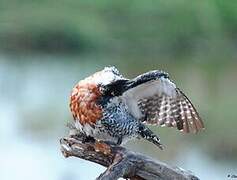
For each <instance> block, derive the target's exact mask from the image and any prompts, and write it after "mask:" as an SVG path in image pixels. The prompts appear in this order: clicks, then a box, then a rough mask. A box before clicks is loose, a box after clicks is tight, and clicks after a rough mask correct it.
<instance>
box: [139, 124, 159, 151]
mask: <svg viewBox="0 0 237 180" xmlns="http://www.w3.org/2000/svg"><path fill="white" fill-rule="evenodd" d="M138 133H139V135H140V136H141V137H142V138H144V139H147V140H148V141H150V142H152V143H153V144H155V145H156V146H158V147H159V148H160V149H163V145H162V144H161V143H160V138H159V137H158V136H157V135H155V134H154V133H153V132H152V131H151V130H150V129H149V128H148V127H146V126H145V125H143V124H140V126H139V131H138Z"/></svg>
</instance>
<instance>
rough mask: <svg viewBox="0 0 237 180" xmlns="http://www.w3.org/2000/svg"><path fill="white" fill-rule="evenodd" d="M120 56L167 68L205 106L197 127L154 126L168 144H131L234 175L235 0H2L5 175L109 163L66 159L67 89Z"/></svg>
mask: <svg viewBox="0 0 237 180" xmlns="http://www.w3.org/2000/svg"><path fill="white" fill-rule="evenodd" d="M108 65H115V66H116V67H117V68H118V69H119V70H120V72H121V73H123V74H124V75H125V76H126V77H128V78H132V77H134V76H136V75H138V74H140V73H143V72H146V71H148V70H152V69H160V70H164V71H167V72H169V74H170V76H171V77H172V79H173V80H174V81H175V82H176V83H177V84H178V86H179V87H180V88H181V89H183V90H184V92H186V94H187V96H188V97H190V99H191V100H192V101H193V103H194V105H195V106H196V107H197V109H198V110H199V112H200V114H201V116H202V118H203V120H204V123H205V126H206V129H205V131H203V132H201V133H199V134H197V135H186V134H182V133H180V132H178V131H176V130H174V129H168V128H157V127H152V129H153V130H154V131H155V132H156V133H157V134H159V135H160V137H161V139H162V142H163V144H165V146H166V148H165V150H164V151H160V150H159V149H157V148H156V147H155V146H153V145H152V144H150V143H147V142H144V141H132V142H129V143H128V144H127V145H126V146H127V147H128V148H130V149H132V150H134V151H138V152H142V153H144V154H146V155H149V156H151V157H153V158H154V159H159V160H162V161H164V162H166V163H168V164H171V165H177V166H180V167H182V168H184V169H187V170H190V171H192V172H194V173H195V174H196V175H197V176H198V177H200V178H201V179H216V180H218V179H220V180H223V179H230V178H228V177H227V176H228V175H233V174H235V175H237V140H236V138H237V137H236V136H237V130H236V126H237V120H236V117H237V111H236V107H237V96H236V92H237V2H236V1H234V0H228V1H221V0H205V1H188V0H179V1H171V0H167V1H157V0H148V1H142V0H136V1H135V0H130V1H127V0H120V1H105V0H101V1H92V0H87V1H83V0H67V1H63V0H57V1H49V0H41V1H32V0H21V1H17V0H11V1H8V0H0V179H1V180H15V179H16V180H21V179H34V180H42V179H45V180H85V179H88V180H90V179H95V177H97V176H98V175H99V173H101V172H102V171H103V170H104V169H105V168H104V167H102V166H99V165H97V164H94V163H89V162H87V161H84V160H80V159H76V158H69V159H65V158H64V157H63V156H62V154H61V152H60V146H59V139H60V138H61V137H63V136H64V135H66V134H67V128H66V123H67V122H70V121H72V116H71V114H70V111H69V107H68V103H69V94H70V91H71V89H72V87H73V86H74V85H75V84H76V83H77V82H78V81H79V80H80V79H82V78H84V77H86V76H88V75H90V74H91V73H93V72H95V71H98V70H101V69H102V68H103V67H104V66H108Z"/></svg>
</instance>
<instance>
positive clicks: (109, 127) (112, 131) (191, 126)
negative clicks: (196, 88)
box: [72, 67, 204, 148]
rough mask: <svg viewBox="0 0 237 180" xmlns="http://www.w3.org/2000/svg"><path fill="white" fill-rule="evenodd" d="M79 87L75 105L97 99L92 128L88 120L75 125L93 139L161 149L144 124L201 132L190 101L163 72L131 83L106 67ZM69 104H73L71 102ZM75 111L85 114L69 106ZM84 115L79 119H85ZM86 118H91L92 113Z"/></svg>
mask: <svg viewBox="0 0 237 180" xmlns="http://www.w3.org/2000/svg"><path fill="white" fill-rule="evenodd" d="M81 84H83V85H84V86H82V87H84V89H83V90H82V91H80V92H81V94H80V95H81V96H79V98H78V101H80V97H87V96H88V97H90V98H91V97H93V98H91V99H96V102H95V103H96V104H97V106H96V107H97V109H99V110H101V113H102V114H100V116H98V117H99V119H96V121H93V124H92V123H91V121H88V120H87V121H76V126H77V127H78V129H80V130H81V131H83V132H85V133H86V134H87V135H89V136H92V137H94V138H95V139H98V140H105V141H112V142H114V143H117V144H121V143H122V142H124V141H125V140H128V139H131V138H144V139H146V140H148V141H150V142H152V143H154V144H155V145H157V146H158V147H160V148H162V145H161V144H160V139H159V137H158V136H157V135H155V134H154V133H153V132H152V131H151V130H150V129H149V128H148V127H147V126H146V125H147V124H148V125H149V124H150V125H157V126H166V127H176V128H177V129H178V130H180V131H184V132H186V133H189V132H194V133H196V132H198V131H199V130H201V129H203V128H204V125H203V122H202V120H201V118H200V116H199V114H198V112H197V111H196V109H195V107H194V106H193V105H192V103H191V101H190V100H189V99H188V98H187V97H186V95H185V94H184V93H183V92H182V91H181V90H180V89H179V88H177V87H176V85H175V84H174V83H173V82H172V81H171V80H170V78H169V75H168V74H167V73H165V72H163V71H158V70H155V71H150V72H147V73H144V74H141V75H139V76H137V77H136V78H134V79H131V80H130V79H127V78H124V77H123V76H122V75H121V74H120V73H119V71H118V70H117V69H116V68H115V67H106V68H105V69H104V70H102V71H100V72H97V73H95V74H94V75H92V76H90V77H89V78H86V79H85V80H83V83H81ZM85 84H86V85H85ZM88 84H89V85H90V86H89V87H97V88H98V89H99V92H98V93H97V94H98V95H99V96H98V97H95V96H91V94H90V91H91V90H88V91H86V90H85V87H87V85H88ZM94 85H95V86H94ZM77 87H78V86H77ZM80 87H81V86H80V84H79V88H80ZM76 91H77V89H76ZM84 92H86V93H85V94H83V93H84ZM74 94H75V93H74ZM74 94H73V95H74ZM72 100H73V102H75V99H74V98H72ZM76 102H77V101H76ZM88 102H90V103H91V101H88ZM81 104H82V105H83V106H82V107H84V106H85V107H91V106H90V105H88V106H87V104H86V103H85V102H81V101H80V105H81ZM72 105H73V104H72ZM74 109H75V113H74V114H76V113H77V112H79V113H80V112H81V111H82V110H86V109H80V106H77V104H76V105H75V106H74V105H73V106H72V110H74ZM83 112H85V113H84V114H86V113H87V111H83ZM84 114H83V115H81V117H83V118H84ZM88 114H90V116H91V117H94V115H93V111H89V112H88ZM79 115H80V114H79ZM95 115H97V114H95ZM86 118H87V117H86ZM79 120H80V119H79Z"/></svg>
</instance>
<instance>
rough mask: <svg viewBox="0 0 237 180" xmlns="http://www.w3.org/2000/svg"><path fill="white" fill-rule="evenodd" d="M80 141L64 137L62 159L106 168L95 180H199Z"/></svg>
mask: <svg viewBox="0 0 237 180" xmlns="http://www.w3.org/2000/svg"><path fill="white" fill-rule="evenodd" d="M83 141H84V140H83V137H76V138H75V137H72V136H71V137H65V138H62V139H61V140H60V144H61V151H62V153H63V155H64V156H65V157H70V156H74V157H78V158H81V159H85V160H88V161H92V162H95V163H98V164H100V165H102V166H105V167H108V168H107V170H106V171H105V172H104V173H102V174H101V175H100V176H99V177H98V178H97V179H98V180H110V179H111V180H114V179H118V178H120V177H123V178H130V179H132V180H143V179H147V180H153V179H154V180H169V179H170V180H171V179H172V180H173V179H181V180H198V178H197V177H196V176H194V175H193V174H192V173H191V172H188V171H186V170H183V169H180V168H178V167H170V166H168V165H166V164H165V163H163V162H160V161H154V160H152V159H151V158H149V157H147V156H144V155H142V154H139V153H135V152H132V151H130V150H127V149H126V148H124V147H121V146H111V151H110V152H109V153H107V154H105V153H103V152H100V151H97V150H96V148H95V143H94V142H86V143H83Z"/></svg>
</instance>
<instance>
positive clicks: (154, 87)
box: [122, 71, 204, 133]
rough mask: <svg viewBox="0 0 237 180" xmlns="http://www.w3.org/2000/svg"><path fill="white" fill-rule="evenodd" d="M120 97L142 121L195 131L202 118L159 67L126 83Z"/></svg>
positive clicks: (198, 127) (200, 127) (201, 125)
mask: <svg viewBox="0 0 237 180" xmlns="http://www.w3.org/2000/svg"><path fill="white" fill-rule="evenodd" d="M127 84H128V88H127V89H126V91H124V92H123V94H122V98H123V100H124V101H125V103H126V104H127V106H128V110H129V111H130V113H131V114H132V115H133V116H134V117H136V118H137V119H139V120H141V121H142V122H143V123H147V124H152V125H160V126H167V127H176V128H177V129H178V130H181V131H184V132H187V133H189V132H194V133H196V132H198V131H199V130H200V129H203V128H204V125H203V122H202V120H201V118H200V116H199V114H198V112H197V111H196V109H195V107H194V106H193V104H192V103H191V101H190V100H189V99H188V98H187V96H186V95H185V94H184V93H183V92H182V91H181V90H180V89H178V88H177V87H176V85H175V84H174V83H173V82H172V81H171V80H170V79H169V77H168V74H166V73H164V72H161V71H150V72H148V73H145V74H142V75H140V76H138V77H136V78H135V79H133V80H130V82H128V83H127Z"/></svg>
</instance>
